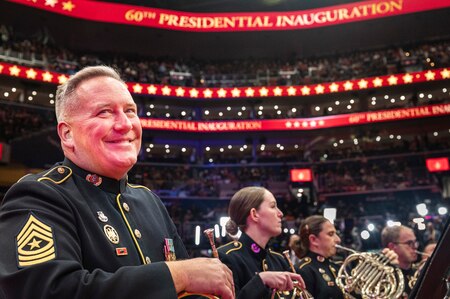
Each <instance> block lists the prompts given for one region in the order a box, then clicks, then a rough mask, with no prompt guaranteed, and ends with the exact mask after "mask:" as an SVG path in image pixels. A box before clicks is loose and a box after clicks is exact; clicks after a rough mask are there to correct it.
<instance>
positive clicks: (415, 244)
mask: <svg viewBox="0 0 450 299" xmlns="http://www.w3.org/2000/svg"><path fill="white" fill-rule="evenodd" d="M394 244H404V245H408V246H409V247H411V248H418V247H419V241H417V240H409V241H405V242H394Z"/></svg>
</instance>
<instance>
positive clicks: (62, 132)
mask: <svg viewBox="0 0 450 299" xmlns="http://www.w3.org/2000/svg"><path fill="white" fill-rule="evenodd" d="M57 129H58V135H59V138H60V139H61V145H62V146H63V149H73V147H74V145H73V138H72V127H71V126H70V125H69V124H68V123H66V122H63V121H62V122H60V123H58V127H57Z"/></svg>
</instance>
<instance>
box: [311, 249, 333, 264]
mask: <svg viewBox="0 0 450 299" xmlns="http://www.w3.org/2000/svg"><path fill="white" fill-rule="evenodd" d="M306 256H309V257H310V258H311V259H312V260H313V261H317V262H318V263H328V259H327V258H326V257H323V256H321V255H320V254H317V253H315V252H312V251H308V253H307V254H306Z"/></svg>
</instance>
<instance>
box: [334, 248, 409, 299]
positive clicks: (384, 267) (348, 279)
mask: <svg viewBox="0 0 450 299" xmlns="http://www.w3.org/2000/svg"><path fill="white" fill-rule="evenodd" d="M335 246H336V248H338V249H343V250H346V251H350V252H351V254H350V255H349V256H348V257H347V258H346V259H345V260H344V263H343V264H342V266H341V267H340V269H339V271H338V275H337V277H336V284H337V286H338V287H339V288H340V289H341V290H342V292H343V293H344V294H345V295H349V296H350V297H352V295H351V293H356V294H360V295H361V296H362V298H363V299H366V298H367V299H372V298H379V299H393V298H400V296H401V295H402V293H403V290H404V288H405V281H404V278H403V273H402V271H401V270H400V269H399V268H397V267H394V266H392V265H389V259H388V258H387V257H386V256H384V255H382V254H376V253H368V252H357V251H356V250H353V249H350V248H347V247H344V246H340V245H335Z"/></svg>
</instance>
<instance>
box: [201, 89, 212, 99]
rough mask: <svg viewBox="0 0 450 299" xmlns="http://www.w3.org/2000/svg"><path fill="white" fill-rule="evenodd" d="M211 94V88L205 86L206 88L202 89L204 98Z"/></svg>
mask: <svg viewBox="0 0 450 299" xmlns="http://www.w3.org/2000/svg"><path fill="white" fill-rule="evenodd" d="M212 94H213V92H212V90H211V89H209V88H207V89H205V90H204V91H203V96H204V97H205V98H210V97H212Z"/></svg>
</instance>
